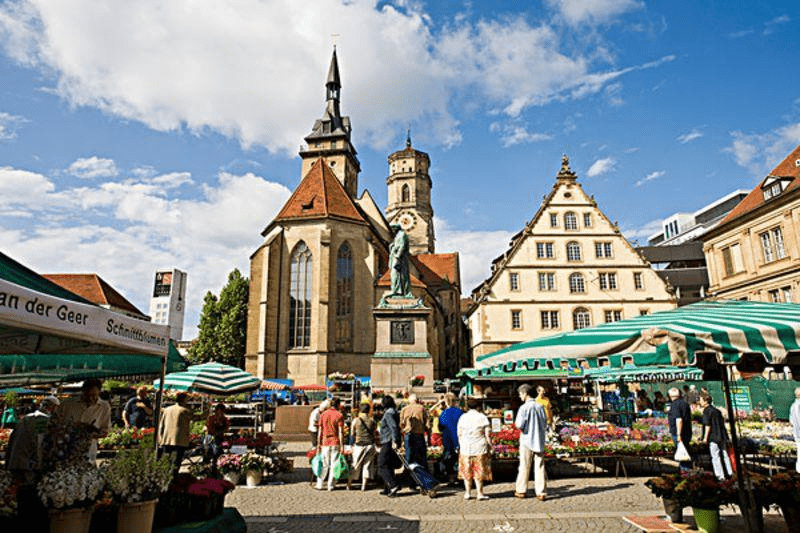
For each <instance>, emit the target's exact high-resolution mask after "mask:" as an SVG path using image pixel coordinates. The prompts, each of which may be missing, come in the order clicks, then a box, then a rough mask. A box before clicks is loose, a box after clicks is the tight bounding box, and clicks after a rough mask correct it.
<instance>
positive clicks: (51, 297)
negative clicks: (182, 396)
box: [0, 253, 186, 386]
mask: <svg viewBox="0 0 800 533" xmlns="http://www.w3.org/2000/svg"><path fill="white" fill-rule="evenodd" d="M164 356H167V369H168V370H182V369H184V368H186V365H185V363H184V361H183V359H182V358H181V357H180V355H179V354H178V352H177V350H176V349H175V348H174V346H172V343H171V342H170V341H169V328H168V327H167V326H163V325H159V324H153V323H151V322H146V321H143V320H138V319H135V318H131V317H128V316H125V315H122V314H120V313H116V312H114V311H110V310H108V309H105V308H102V307H99V306H97V305H94V304H92V303H91V302H89V301H87V300H85V299H84V298H81V297H80V296H78V295H76V294H73V293H71V292H69V291H67V290H66V289H64V288H62V287H60V286H59V285H56V284H55V283H53V282H51V281H49V280H47V279H45V278H44V277H42V276H40V275H39V274H37V273H35V272H34V271H32V270H30V269H29V268H27V267H25V266H23V265H21V264H19V263H17V262H16V261H14V260H13V259H11V258H9V257H8V256H6V255H5V254H3V253H0V385H3V386H19V385H30V384H34V383H52V382H62V381H75V380H83V379H86V378H90V377H101V378H108V377H120V376H142V375H158V374H159V373H160V372H161V362H162V358H163V357H164Z"/></svg>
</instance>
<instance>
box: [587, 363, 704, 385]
mask: <svg viewBox="0 0 800 533" xmlns="http://www.w3.org/2000/svg"><path fill="white" fill-rule="evenodd" d="M583 376H584V377H585V378H587V379H591V380H594V381H597V382H599V383H618V382H619V381H620V380H621V381H624V382H626V383H656V382H658V383H662V382H668V381H698V380H701V379H703V371H702V370H701V369H699V368H695V367H691V366H644V367H638V366H633V365H627V366H624V367H622V368H613V367H610V366H603V367H599V368H587V369H585V370H584V371H583Z"/></svg>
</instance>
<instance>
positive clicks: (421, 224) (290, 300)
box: [246, 49, 466, 385]
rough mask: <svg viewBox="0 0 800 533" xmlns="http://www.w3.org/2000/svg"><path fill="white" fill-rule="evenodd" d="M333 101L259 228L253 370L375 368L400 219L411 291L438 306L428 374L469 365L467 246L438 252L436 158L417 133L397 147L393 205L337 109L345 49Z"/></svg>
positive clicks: (253, 281) (319, 380)
mask: <svg viewBox="0 0 800 533" xmlns="http://www.w3.org/2000/svg"><path fill="white" fill-rule="evenodd" d="M325 89H326V105H325V110H324V111H323V114H322V117H320V118H319V119H317V120H316V122H315V123H314V126H313V128H312V131H311V133H309V134H308V135H307V136H306V137H305V143H306V144H305V146H304V147H303V148H302V149H301V151H300V154H299V155H300V158H301V160H302V163H301V176H302V179H301V180H300V183H299V184H298V185H297V187H296V188H295V190H294V192H293V193H292V195H291V197H290V198H289V200H288V201H287V202H286V204H285V205H284V206H283V208H282V209H281V210H280V212H279V213H278V215H277V216H276V217H275V218H274V219H273V220H272V221H271V222H270V223H269V224H268V225H267V227H266V228H265V229H264V231H263V232H262V236H263V238H264V241H263V243H262V244H261V246H259V247H258V249H257V250H256V251H255V252H254V253H253V254H252V255H251V257H250V302H249V309H248V321H247V354H246V370H247V371H248V372H251V373H253V374H255V375H257V376H259V377H261V378H289V379H293V380H294V381H295V383H296V384H298V385H305V384H323V383H324V382H325V379H326V376H328V375H329V374H331V373H333V372H342V373H354V374H356V375H359V376H369V375H370V364H371V361H372V359H373V357H375V355H376V354H375V351H376V326H375V317H374V314H373V313H374V311H375V309H376V308H377V306H378V305H379V303H380V302H381V299H382V298H383V297H384V296H385V295H386V294H387V293H389V291H390V282H389V272H388V258H389V244H390V243H391V241H392V239H393V237H394V230H395V229H396V227H395V228H394V229H393V226H395V225H397V226H400V227H402V228H403V230H404V231H405V232H406V233H407V234H408V238H409V250H410V252H411V254H412V255H411V258H410V265H409V271H410V281H411V290H412V293H413V296H414V297H415V298H418V299H420V300H421V301H422V302H423V304H424V306H425V307H426V308H430V309H431V310H432V312H431V313H430V315H429V318H428V319H427V320H428V323H427V352H425V354H426V355H429V356H430V357H431V358H432V359H433V374H434V375H431V376H425V378H426V379H427V380H429V382H432V381H433V380H434V379H439V378H441V377H446V376H449V375H453V374H455V372H456V371H457V370H458V369H459V368H460V367H461V366H463V365H464V363H465V362H466V361H465V360H464V357H465V356H464V354H465V347H464V346H465V345H464V337H465V334H464V330H463V323H462V322H461V320H460V312H459V297H460V272H459V260H458V254H456V253H448V254H437V253H435V244H434V230H433V209H432V207H431V188H432V182H431V178H430V175H429V173H428V172H429V167H430V158H429V157H428V155H427V154H425V153H423V152H420V151H418V150H415V149H414V148H413V147H412V145H411V138H410V134H409V136H408V138H407V140H406V147H405V149H403V150H400V151H398V152H395V153H393V154H392V155H390V156H389V176H388V178H387V179H386V183H387V186H388V204H389V205H388V207H387V210H386V213H385V214H384V213H383V212H382V211H381V210H380V208H379V207H378V206H377V204H376V203H375V201H374V200H373V198H372V196H371V195H370V194H369V192H368V191H366V190H364V191H363V192H361V193H360V195H359V187H358V185H359V184H358V179H359V174H360V172H361V165H360V163H359V160H358V156H357V152H356V149H355V147H354V146H353V144H352V140H351V133H352V127H351V123H350V118H349V117H347V116H342V115H341V112H340V96H341V81H340V75H339V65H338V60H337V57H336V50H335V49H334V51H333V57H332V59H331V63H330V68H329V70H328V77H327V80H326V83H325Z"/></svg>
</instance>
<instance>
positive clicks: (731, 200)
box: [647, 189, 749, 246]
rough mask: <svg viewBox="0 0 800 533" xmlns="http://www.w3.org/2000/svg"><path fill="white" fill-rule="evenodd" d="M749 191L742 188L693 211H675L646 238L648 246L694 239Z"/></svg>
mask: <svg viewBox="0 0 800 533" xmlns="http://www.w3.org/2000/svg"><path fill="white" fill-rule="evenodd" d="M748 192H749V191H745V190H742V189H739V190H735V191H733V192H732V193H729V194H726V195H725V196H723V197H722V198H720V199H718V200H715V201H713V202H711V203H710V204H708V205H706V206H704V207H701V208H700V209H698V210H697V211H695V212H694V213H675V214H673V215H670V216H668V217H667V218H665V219H664V220H663V221H662V222H661V231H660V232H659V233H656V234H654V235H651V236H650V237H649V238H648V239H647V243H648V245H649V246H671V245H675V244H682V243H684V242H689V241H693V240H696V239H697V238H698V237H700V235H702V234H703V233H705V232H707V231H708V230H710V229H711V228H713V227H715V226H716V225H717V224H719V223H720V221H721V220H722V219H723V218H725V215H727V214H728V213H729V212H730V210H731V209H733V208H734V207H735V206H736V205H737V204H738V203H739V202H740V201H741V200H742V199H743V198H744V197H745V196H747V194H748Z"/></svg>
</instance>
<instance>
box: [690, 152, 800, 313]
mask: <svg viewBox="0 0 800 533" xmlns="http://www.w3.org/2000/svg"><path fill="white" fill-rule="evenodd" d="M701 239H702V240H703V252H704V253H705V256H706V262H707V264H708V274H709V278H710V282H711V285H710V287H709V291H710V293H711V295H712V296H714V297H717V298H725V299H735V300H757V301H771V302H797V299H798V297H797V294H798V290H800V146H797V147H796V148H795V149H794V150H792V152H791V153H790V154H788V155H787V156H786V158H784V160H783V161H781V162H780V163H779V164H778V166H776V167H775V168H774V169H772V171H771V172H770V173H769V174H768V175H767V176H766V177H765V178H764V179H763V180H761V182H760V183H759V184H758V185H757V186H756V187H755V188H754V189H753V190H752V191H750V193H749V194H748V195H747V196H746V197H745V198H744V199H743V200H742V201H741V202H740V203H739V204H738V205H737V206H736V207H734V208H733V210H731V212H730V213H728V215H727V216H726V217H725V218H724V219H723V220H722V222H721V223H720V224H719V225H717V226H716V227H714V228H713V229H711V230H710V231H708V232H707V233H705V234H704V235H703V236H702V237H701Z"/></svg>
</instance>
